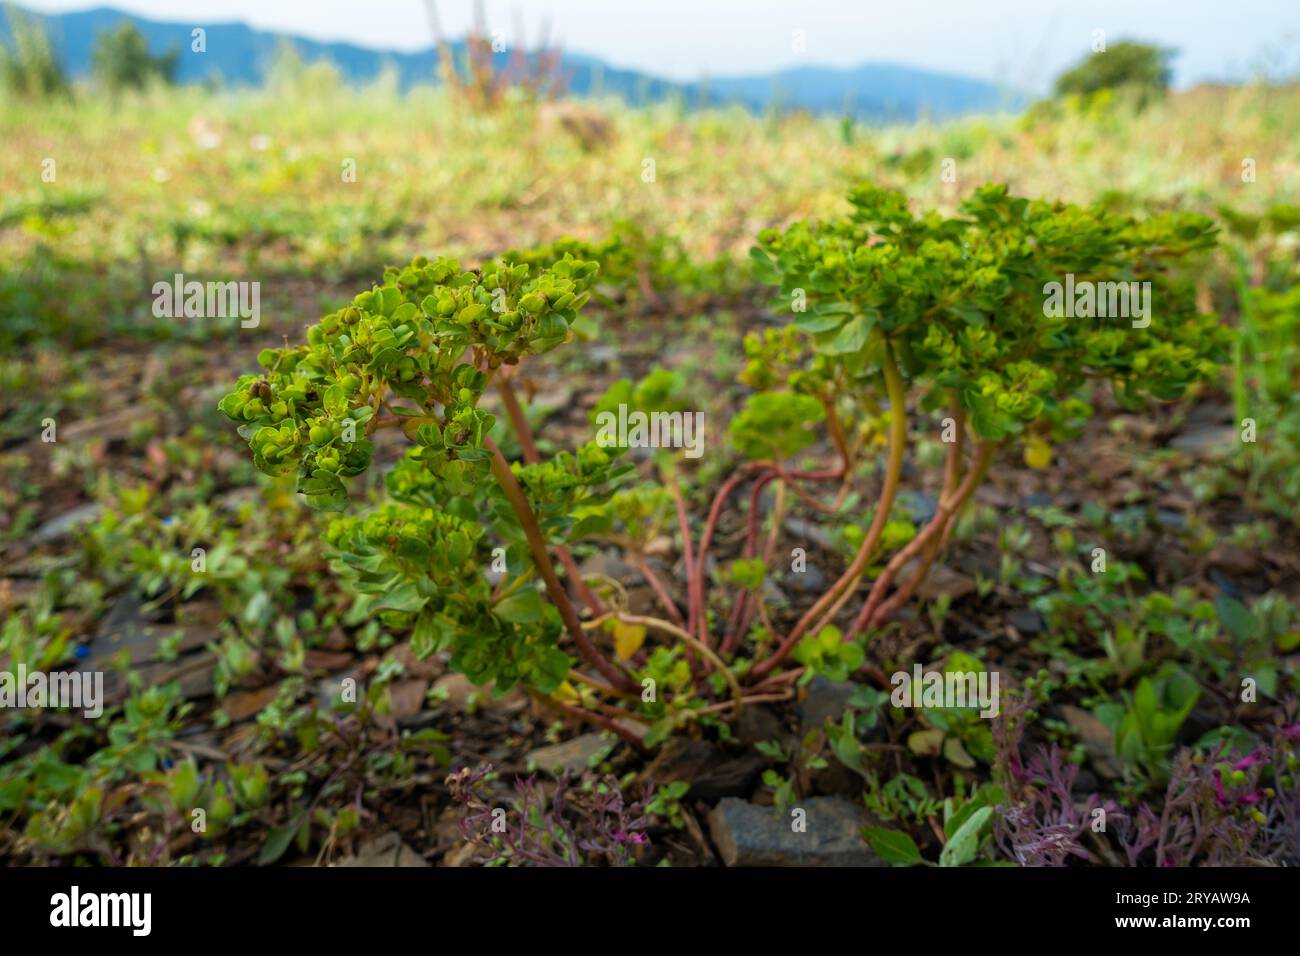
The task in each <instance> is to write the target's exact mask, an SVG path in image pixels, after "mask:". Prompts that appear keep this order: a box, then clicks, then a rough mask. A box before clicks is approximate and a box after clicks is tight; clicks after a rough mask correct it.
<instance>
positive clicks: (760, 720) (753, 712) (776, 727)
mask: <svg viewBox="0 0 1300 956" xmlns="http://www.w3.org/2000/svg"><path fill="white" fill-rule="evenodd" d="M786 734H787V731H786V729H785V724H783V723H781V718H780V717H778V716H777V715H776V714H775V713H773V712H772V711H771V710H770V709H769V708H768V707H766V706H764V705H762V704H751V705H749V706H748V707H746V708H745V709H744V710H742V711H741V712H740V719H739V720H738V721H736V736H737V737H739V738H740V742H741V743H744V744H748V745H749V746H751V747H752V746H753V745H754V744H757V743H762V742H763V741H765V740H781V739H782V738H783V737H785V736H786Z"/></svg>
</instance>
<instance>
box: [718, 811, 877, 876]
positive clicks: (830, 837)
mask: <svg viewBox="0 0 1300 956" xmlns="http://www.w3.org/2000/svg"><path fill="white" fill-rule="evenodd" d="M796 810H802V811H804V814H805V815H806V816H805V820H804V822H805V823H806V828H805V829H804V830H803V832H796V831H795V830H794V829H793V824H794V822H795V816H794V813H795V811H796ZM865 824H866V820H865V819H864V817H863V813H862V811H861V810H860V809H859V808H858V807H857V806H856V805H855V804H853V803H850V802H849V801H847V800H841V799H840V798H839V797H808V798H805V799H803V800H798V801H796V802H795V804H794V805H793V806H791V807H789V808H787V809H786V810H784V811H781V810H778V809H777V808H775V807H759V806H755V805H754V804H752V803H746V802H745V801H744V800H738V799H736V798H735V797H727V798H726V799H724V800H722V801H721V802H719V803H718V805H717V806H716V807H714V809H713V812H712V813H710V814H709V831H710V833H711V834H712V836H713V843H714V845H715V846H716V847H717V848H718V853H719V854H720V855H721V856H722V862H723V863H725V864H726V865H727V866H883V865H884V864H883V862H882V861H881V860H880V858H879V857H877V856H876V855H875V854H874V853H873V852H871V848H870V847H869V846H867V842H866V840H864V839H863V837H862V828H863V826H864V825H865Z"/></svg>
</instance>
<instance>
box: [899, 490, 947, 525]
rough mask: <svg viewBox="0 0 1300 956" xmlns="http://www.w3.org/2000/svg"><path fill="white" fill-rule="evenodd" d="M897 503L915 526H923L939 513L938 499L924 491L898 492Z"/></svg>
mask: <svg viewBox="0 0 1300 956" xmlns="http://www.w3.org/2000/svg"><path fill="white" fill-rule="evenodd" d="M897 500H898V503H899V504H900V505H901V506H902V507H903V508H905V509H906V510H907V513H908V516H909V517H910V518H911V519H912V521H913V522H914V523H915V524H917V525H923V524H925V523H926V522H927V521H929V520H930V519H931V518H933V517H934V516H935V515H936V514H938V512H939V499H938V498H936V497H935V496H934V495H932V494H930V493H928V492H925V491H900V492H899V493H898V499H897Z"/></svg>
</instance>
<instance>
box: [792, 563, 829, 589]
mask: <svg viewBox="0 0 1300 956" xmlns="http://www.w3.org/2000/svg"><path fill="white" fill-rule="evenodd" d="M783 582H784V583H785V584H786V585H787V586H788V587H790V588H793V589H794V590H796V591H801V592H803V593H804V594H821V593H822V592H823V591H825V590H826V574H825V573H824V572H823V571H822V570H821V568H819V567H817V565H815V564H809V565H807V566H805V567H804V569H803V570H802V571H791V572H790V573H789V574H787V575H785V577H784V578H783Z"/></svg>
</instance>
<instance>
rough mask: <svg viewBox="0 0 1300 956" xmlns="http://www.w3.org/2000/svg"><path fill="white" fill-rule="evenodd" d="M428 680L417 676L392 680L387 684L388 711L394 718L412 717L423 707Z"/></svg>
mask: <svg viewBox="0 0 1300 956" xmlns="http://www.w3.org/2000/svg"><path fill="white" fill-rule="evenodd" d="M428 690H429V682H428V681H427V680H420V679H419V678H418V677H417V678H414V679H412V680H398V681H393V682H392V683H391V684H389V685H388V700H389V704H390V710H389V713H390V714H391V716H392V717H393V719H394V720H404V719H405V718H407V717H414V716H415V715H416V714H418V713H419V712H420V711H421V710H423V709H424V695H425V693H426V692H427V691H428Z"/></svg>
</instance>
